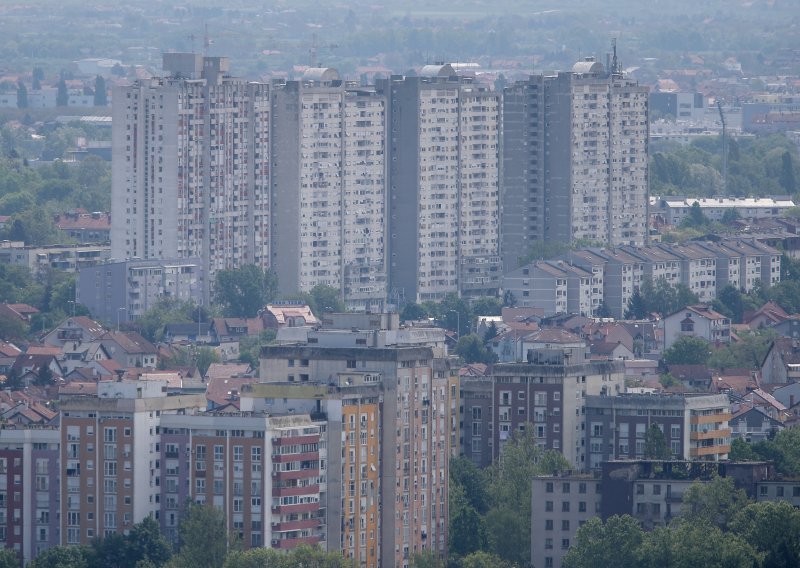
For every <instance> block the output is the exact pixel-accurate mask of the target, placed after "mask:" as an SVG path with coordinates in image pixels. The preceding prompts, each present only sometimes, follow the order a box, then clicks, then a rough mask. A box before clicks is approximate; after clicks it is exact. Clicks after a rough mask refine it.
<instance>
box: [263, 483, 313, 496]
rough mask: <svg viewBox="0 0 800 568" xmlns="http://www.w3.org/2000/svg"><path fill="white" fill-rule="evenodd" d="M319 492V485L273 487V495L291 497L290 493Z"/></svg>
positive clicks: (307, 493) (305, 493) (310, 493)
mask: <svg viewBox="0 0 800 568" xmlns="http://www.w3.org/2000/svg"><path fill="white" fill-rule="evenodd" d="M315 493H319V485H308V486H306V487H274V486H273V487H272V496H273V497H289V496H290V495H312V494H315Z"/></svg>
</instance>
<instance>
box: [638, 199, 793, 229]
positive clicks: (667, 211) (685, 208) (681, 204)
mask: <svg viewBox="0 0 800 568" xmlns="http://www.w3.org/2000/svg"><path fill="white" fill-rule="evenodd" d="M695 203H697V205H698V206H699V207H700V210H701V211H702V212H703V215H705V216H706V217H707V218H708V219H710V220H712V221H721V220H722V217H723V216H724V215H725V213H726V212H729V211H735V212H736V213H737V214H738V215H739V216H740V217H743V218H745V219H758V218H765V217H780V216H781V215H783V214H784V213H785V212H786V211H787V210H788V209H791V208H792V207H794V206H795V204H794V202H793V201H792V199H791V198H790V197H789V196H766V197H678V196H667V197H651V198H650V215H651V216H653V215H658V216H659V217H661V219H662V221H663V222H664V223H666V224H668V225H672V226H676V225H680V224H681V222H682V221H683V220H684V219H686V218H688V217H689V215H690V213H691V211H692V208H693V207H694V206H695Z"/></svg>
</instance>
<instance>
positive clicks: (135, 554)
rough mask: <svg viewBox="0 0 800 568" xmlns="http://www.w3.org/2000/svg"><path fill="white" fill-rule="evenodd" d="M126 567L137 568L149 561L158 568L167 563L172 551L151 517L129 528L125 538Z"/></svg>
mask: <svg viewBox="0 0 800 568" xmlns="http://www.w3.org/2000/svg"><path fill="white" fill-rule="evenodd" d="M126 541H127V542H126V551H127V554H126V556H127V558H128V561H129V562H130V564H128V566H134V565H136V566H138V565H139V563H140V562H142V561H149V562H151V563H152V564H153V565H154V566H156V567H159V566H163V565H164V564H166V563H167V561H168V560H169V559H170V558H171V557H172V549H171V547H170V545H169V543H168V542H167V540H166V539H165V538H164V535H163V534H161V528H160V527H159V526H158V523H157V522H156V521H155V520H154V519H153V518H151V517H145V518H144V519H143V520H142V522H140V523H136V524H135V525H133V527H131V532H130V534H129V535H128V536H127V537H126Z"/></svg>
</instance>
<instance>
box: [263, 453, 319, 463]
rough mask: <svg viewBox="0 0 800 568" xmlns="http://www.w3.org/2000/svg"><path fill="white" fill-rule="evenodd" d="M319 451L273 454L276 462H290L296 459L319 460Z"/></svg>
mask: <svg viewBox="0 0 800 568" xmlns="http://www.w3.org/2000/svg"><path fill="white" fill-rule="evenodd" d="M318 459H319V452H306V453H303V454H276V455H273V456H272V461H273V462H275V463H288V462H295V461H317V460H318Z"/></svg>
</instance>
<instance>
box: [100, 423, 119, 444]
mask: <svg viewBox="0 0 800 568" xmlns="http://www.w3.org/2000/svg"><path fill="white" fill-rule="evenodd" d="M103 441H104V442H116V441H117V429H116V428H114V427H106V428H103Z"/></svg>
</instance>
